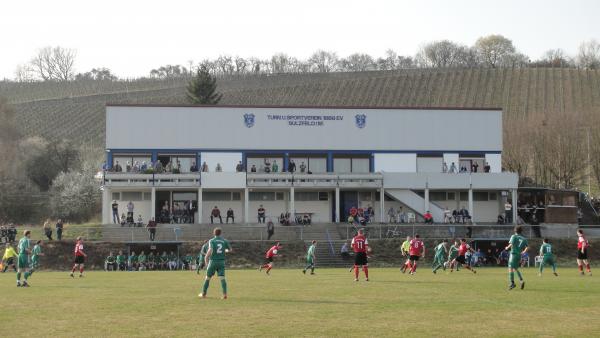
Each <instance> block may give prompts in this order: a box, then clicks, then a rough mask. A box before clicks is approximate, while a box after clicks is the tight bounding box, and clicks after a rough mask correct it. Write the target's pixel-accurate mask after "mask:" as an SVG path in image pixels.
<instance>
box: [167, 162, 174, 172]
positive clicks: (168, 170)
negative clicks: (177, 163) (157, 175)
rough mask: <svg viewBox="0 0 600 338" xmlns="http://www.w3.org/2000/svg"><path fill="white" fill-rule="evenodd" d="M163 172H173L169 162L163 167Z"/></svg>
mask: <svg viewBox="0 0 600 338" xmlns="http://www.w3.org/2000/svg"><path fill="white" fill-rule="evenodd" d="M165 171H166V172H168V173H172V172H173V165H172V164H171V161H169V162H167V165H166V166H165Z"/></svg>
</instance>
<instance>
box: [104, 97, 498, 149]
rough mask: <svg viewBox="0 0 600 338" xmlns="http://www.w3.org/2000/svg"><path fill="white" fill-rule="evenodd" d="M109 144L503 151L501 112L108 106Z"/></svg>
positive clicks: (119, 146)
mask: <svg viewBox="0 0 600 338" xmlns="http://www.w3.org/2000/svg"><path fill="white" fill-rule="evenodd" d="M465 125H468V126H469V132H468V133H460V132H457V130H463V129H464V126H465ZM132 126H135V127H132ZM424 131H427V133H426V134H425V133H424ZM148 135H152V137H148ZM349 135H352V137H348V136H349ZM473 140H477V142H473ZM106 147H107V148H108V149H159V150H160V149H205V150H214V151H219V150H236V149H240V150H241V149H252V150H287V149H305V150H324V149H327V150H373V151H376V150H382V151H449V152H453V151H454V152H463V151H482V152H484V151H487V152H499V151H501V150H502V112H501V111H499V110H453V109H365V108H347V109H336V108H285V107H268V108H266V107H194V106H190V107H185V106H184V107H162V106H107V108H106Z"/></svg>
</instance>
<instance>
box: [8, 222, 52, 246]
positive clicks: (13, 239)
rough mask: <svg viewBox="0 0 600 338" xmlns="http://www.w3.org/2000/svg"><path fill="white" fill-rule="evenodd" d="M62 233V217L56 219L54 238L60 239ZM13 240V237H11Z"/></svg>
mask: <svg viewBox="0 0 600 338" xmlns="http://www.w3.org/2000/svg"><path fill="white" fill-rule="evenodd" d="M62 233H63V222H62V219H60V218H59V219H58V221H56V239H57V240H59V241H60V240H62ZM13 240H14V239H13Z"/></svg>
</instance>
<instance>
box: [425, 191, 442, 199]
mask: <svg viewBox="0 0 600 338" xmlns="http://www.w3.org/2000/svg"><path fill="white" fill-rule="evenodd" d="M429 200H430V201H445V200H446V192H445V191H430V192H429Z"/></svg>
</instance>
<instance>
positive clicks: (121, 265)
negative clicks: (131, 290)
mask: <svg viewBox="0 0 600 338" xmlns="http://www.w3.org/2000/svg"><path fill="white" fill-rule="evenodd" d="M126 261H127V259H126V258H125V255H124V254H123V251H122V250H119V254H118V255H117V269H119V271H125V270H127V267H126V266H125V262H126Z"/></svg>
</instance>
